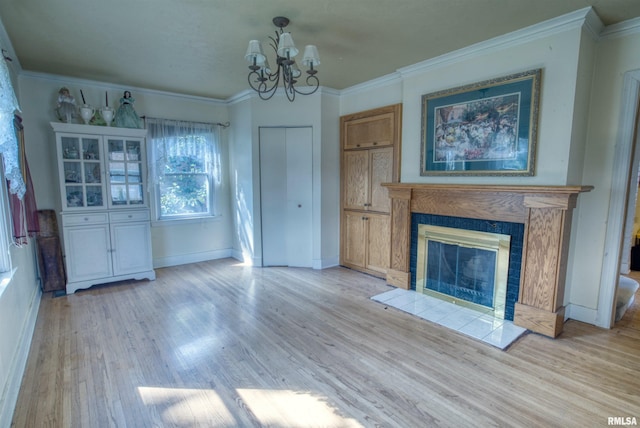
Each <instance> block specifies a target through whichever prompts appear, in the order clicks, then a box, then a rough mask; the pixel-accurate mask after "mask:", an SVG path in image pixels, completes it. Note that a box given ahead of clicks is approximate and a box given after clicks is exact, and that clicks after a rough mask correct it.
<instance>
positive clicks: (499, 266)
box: [416, 224, 511, 319]
mask: <svg viewBox="0 0 640 428" xmlns="http://www.w3.org/2000/svg"><path fill="white" fill-rule="evenodd" d="M510 246H511V236H509V235H503V234H499V233H491V232H481V231H475V230H467V229H458V228H451V227H443V226H434V225H429V224H419V225H418V242H417V257H416V262H417V264H416V291H417V292H420V293H424V294H428V295H431V296H433V297H437V298H439V299H443V300H446V301H449V302H451V303H455V304H458V305H461V306H465V307H469V308H471V309H474V310H478V311H481V312H483V313H486V314H489V315H492V316H494V317H495V318H501V319H504V318H505V305H506V296H507V277H508V274H509V252H510Z"/></svg>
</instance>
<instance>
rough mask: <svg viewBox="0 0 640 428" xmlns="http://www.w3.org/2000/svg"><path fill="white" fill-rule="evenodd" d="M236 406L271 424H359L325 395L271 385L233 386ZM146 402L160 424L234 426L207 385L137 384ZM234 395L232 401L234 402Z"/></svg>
mask: <svg viewBox="0 0 640 428" xmlns="http://www.w3.org/2000/svg"><path fill="white" fill-rule="evenodd" d="M236 391H237V393H238V395H239V400H241V401H242V404H241V405H240V406H239V407H240V408H244V409H245V411H247V413H249V414H250V416H249V415H248V416H249V417H250V418H251V419H254V420H257V421H258V422H259V423H260V425H264V426H274V427H291V428H295V427H305V428H306V427H341V428H343V427H344V428H348V427H362V425H361V424H359V423H358V422H357V421H356V420H355V419H352V418H347V417H344V416H341V415H339V414H338V410H337V409H335V408H332V407H331V406H330V405H329V404H328V403H327V401H326V398H325V397H322V396H318V395H315V394H312V393H309V392H299V391H292V390H272V389H237V390H236ZM138 394H139V395H140V398H141V399H142V401H143V402H144V404H145V405H146V406H153V407H155V408H156V409H157V412H158V414H159V416H160V418H161V420H162V423H163V424H166V425H172V426H215V427H236V426H238V425H239V421H238V420H237V419H236V418H234V416H233V415H232V413H231V412H230V411H229V409H228V408H227V406H226V405H225V403H224V402H223V401H222V399H221V398H220V396H219V395H218V394H217V393H216V392H215V391H214V390H210V389H188V388H159V387H142V386H141V387H138ZM239 400H238V399H236V400H235V403H233V404H234V405H237V404H238V401H239Z"/></svg>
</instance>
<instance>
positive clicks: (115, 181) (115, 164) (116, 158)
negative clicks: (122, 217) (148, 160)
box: [107, 138, 145, 207]
mask: <svg viewBox="0 0 640 428" xmlns="http://www.w3.org/2000/svg"><path fill="white" fill-rule="evenodd" d="M142 149H143V148H142V142H141V140H135V139H122V140H119V139H113V138H109V139H108V140H107V153H108V157H109V159H108V168H109V171H108V172H109V197H110V201H109V204H110V205H111V206H115V207H123V206H139V205H144V203H145V201H144V192H143V190H144V189H143V176H142V155H143V153H142Z"/></svg>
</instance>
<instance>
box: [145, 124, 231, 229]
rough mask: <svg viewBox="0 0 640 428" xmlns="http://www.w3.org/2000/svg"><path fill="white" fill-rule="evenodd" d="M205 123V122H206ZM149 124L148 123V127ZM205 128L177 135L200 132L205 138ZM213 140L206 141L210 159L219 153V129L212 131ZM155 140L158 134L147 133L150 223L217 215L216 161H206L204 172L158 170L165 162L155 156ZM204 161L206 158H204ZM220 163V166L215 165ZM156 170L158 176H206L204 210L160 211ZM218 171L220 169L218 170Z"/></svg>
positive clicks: (204, 218)
mask: <svg viewBox="0 0 640 428" xmlns="http://www.w3.org/2000/svg"><path fill="white" fill-rule="evenodd" d="M167 121H168V122H174V121H171V120H167ZM175 122H183V123H190V122H188V121H175ZM191 123H194V124H200V123H198V122H191ZM207 125H208V124H207ZM154 126H159V125H157V124H154ZM148 127H149V126H148V125H147V128H148ZM206 134H208V132H204V131H202V132H193V133H191V134H183V135H180V136H177V137H188V136H189V135H193V136H202V137H203V138H205V139H206V138H207V135H206ZM212 138H214V139H216V140H214V141H207V143H206V144H207V151H208V152H209V153H208V156H209V157H211V158H212V159H214V158H215V157H219V156H220V155H221V153H220V141H219V140H220V136H219V134H218V133H215V132H214V133H213V137H212ZM158 140H160V139H159V138H157V137H156V138H153V137H152V136H150V135H149V134H147V159H148V162H147V163H148V170H149V172H150V174H149V176H150V179H149V193H150V195H149V197H150V200H151V201H152V203H151V204H150V206H151V208H152V215H153V217H152V218H153V220H152V225H154V226H160V225H168V224H171V223H178V222H179V223H182V224H186V223H196V222H197V223H200V222H202V221H209V220H213V219H215V218H217V217H219V215H218V214H217V212H216V211H217V210H216V201H217V199H216V198H217V186H216V179H215V177H216V171H215V170H216V167H215V165H213V162H211V163H212V165H206V166H205V171H204V172H172V173H167V174H165V173H163V172H162V173H161V172H157V171H156V169H160V166H159V165H161V166H162V167H164V165H165V163H164V162H161V161H159V160H158V157H157V152H158V148H157V145H158V144H159V142H158ZM172 143H175V141H172V142H170V143H168V144H172ZM160 144H167V143H163V142H160ZM216 146H217V150H216ZM205 162H206V159H205ZM218 167H219V166H218ZM154 171H155V174H156V175H157V176H158V177H159V176H162V177H166V176H171V175H175V176H178V175H182V176H185V175H190V176H194V177H198V176H202V177H204V178H205V183H206V188H207V197H206V204H207V212H203V213H185V214H173V215H163V213H162V195H163V193H162V191H161V181H160V180H159V179H158V178H156V177H152V174H153V173H152V172H154ZM218 173H219V172H218Z"/></svg>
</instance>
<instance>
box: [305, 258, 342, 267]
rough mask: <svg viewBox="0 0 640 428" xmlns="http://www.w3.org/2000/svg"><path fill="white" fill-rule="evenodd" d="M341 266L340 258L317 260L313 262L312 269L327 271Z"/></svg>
mask: <svg viewBox="0 0 640 428" xmlns="http://www.w3.org/2000/svg"><path fill="white" fill-rule="evenodd" d="M339 264H340V258H339V257H338V256H336V257H331V258H328V259H316V260H314V261H313V262H312V265H311V267H313V268H314V269H327V268H331V267H335V266H338V265H339Z"/></svg>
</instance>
